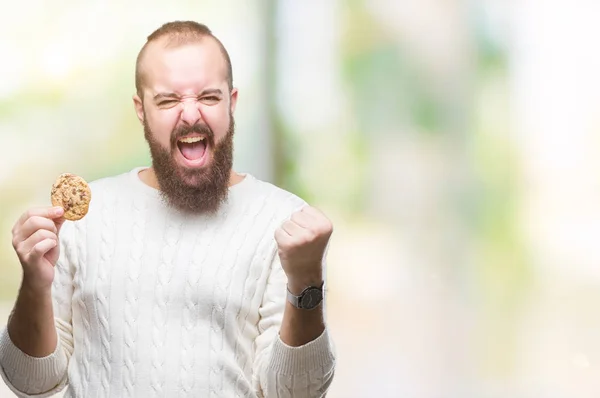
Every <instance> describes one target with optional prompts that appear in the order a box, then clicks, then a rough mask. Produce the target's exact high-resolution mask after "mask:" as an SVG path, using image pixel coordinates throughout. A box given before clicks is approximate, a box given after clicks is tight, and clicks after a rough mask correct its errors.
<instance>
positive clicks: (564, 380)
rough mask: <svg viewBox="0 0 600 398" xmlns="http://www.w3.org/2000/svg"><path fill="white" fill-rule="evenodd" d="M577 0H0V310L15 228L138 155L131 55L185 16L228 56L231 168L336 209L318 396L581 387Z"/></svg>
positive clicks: (1, 391) (590, 183)
mask: <svg viewBox="0 0 600 398" xmlns="http://www.w3.org/2000/svg"><path fill="white" fill-rule="evenodd" d="M579 2H581V3H582V4H581V5H578V6H577V7H573V2H569V3H568V4H567V3H566V2H564V1H550V2H548V1H544V2H542V1H541V0H523V1H520V2H515V1H503V0H471V1H467V0H463V1H459V0H447V1H440V0H421V1H419V2H402V1H393V0H370V1H367V0H320V1H317V0H308V1H302V2H299V1H293V0H281V1H275V0H261V1H241V0H240V1H228V2H220V1H216V0H206V1H202V2H198V1H177V2H171V3H169V4H167V3H166V2H159V1H155V0H153V1H143V2H142V1H141V0H135V1H129V2H117V1H115V0H110V1H104V2H100V1H91V2H79V1H74V0H61V1H55V2H46V1H42V0H36V1H30V2H10V4H11V11H10V12H9V11H5V12H3V13H2V14H1V15H0V57H1V58H0V59H1V62H0V76H1V79H0V139H1V144H0V162H1V163H0V166H1V167H0V192H1V195H0V258H1V259H2V261H1V262H0V275H1V278H0V326H2V325H4V324H5V322H6V319H7V316H8V313H9V311H10V308H11V306H12V303H13V300H14V298H15V296H16V293H17V289H18V284H19V281H20V276H21V274H20V272H21V271H20V266H19V264H18V262H17V260H16V256H15V255H14V253H13V249H12V246H11V243H10V242H11V232H10V231H11V228H12V225H13V224H14V222H15V221H16V219H17V218H18V216H19V215H20V214H21V213H22V212H23V211H25V210H26V209H27V208H28V207H30V206H37V205H48V204H49V193H50V186H51V185H52V183H53V181H54V179H55V178H56V176H57V175H58V174H60V173H62V172H73V173H77V174H79V175H81V176H83V177H84V178H86V179H87V180H90V181H91V180H94V179H96V178H100V177H104V176H108V175H112V174H115V173H122V172H126V171H128V170H130V169H131V168H133V167H135V166H140V165H147V164H149V154H148V150H147V146H146V143H145V141H144V139H143V132H142V129H141V126H140V125H139V123H138V121H137V119H136V117H135V114H134V110H133V105H132V100H131V96H132V95H133V93H134V79H133V77H134V65H135V57H136V55H137V52H138V50H139V49H140V48H141V46H142V45H143V44H144V42H145V38H146V36H147V35H148V34H149V33H151V32H152V31H153V30H154V29H156V28H157V27H158V26H160V25H161V24H162V23H164V22H167V21H170V20H176V19H193V20H197V21H199V22H203V23H206V24H207V25H208V26H209V27H210V28H211V29H212V30H213V32H214V33H215V34H216V35H217V36H218V37H219V38H220V39H221V40H222V41H223V43H224V44H225V46H226V47H227V48H228V50H229V52H230V55H231V58H232V62H233V70H234V84H235V85H236V86H237V87H238V88H239V89H240V97H239V103H238V107H237V111H236V125H237V131H236V138H235V142H236V149H235V156H236V159H235V167H236V169H237V170H238V171H242V172H249V173H252V174H254V175H255V176H257V177H259V178H261V179H264V180H267V181H270V182H273V183H276V184H277V185H279V186H281V187H283V188H285V189H288V190H290V191H292V192H294V193H296V194H298V195H300V196H302V197H303V198H304V199H306V200H308V201H309V202H310V203H311V204H313V205H315V206H317V207H320V208H321V209H323V210H324V211H325V212H326V213H327V214H328V215H329V216H330V217H331V218H332V220H333V221H334V225H335V233H334V238H333V242H332V246H331V249H330V255H329V261H328V278H329V295H328V300H329V301H328V307H327V314H328V315H327V316H328V320H329V324H330V326H331V330H332V333H333V336H334V338H335V340H336V345H337V351H338V358H339V365H338V371H337V375H336V379H335V381H334V384H333V386H332V389H331V393H330V394H329V396H330V397H332V398H342V397H343V398H346V397H350V398H353V397H357V398H358V397H460V398H465V397H474V398H475V397H596V396H598V395H599V394H600V372H599V365H600V317H599V316H598V310H597V307H598V306H597V305H596V303H598V302H600V272H599V267H598V265H600V247H599V245H598V244H597V242H596V241H597V237H598V236H600V205H599V203H600V201H599V200H598V199H600V185H599V183H598V181H600V179H599V177H600V160H599V159H600V145H599V144H600V140H599V139H598V138H597V137H598V134H597V132H598V131H599V126H600V118H599V117H598V116H597V115H598V114H600V112H598V111H599V110H600V109H599V104H600V77H599V76H598V70H600V69H599V68H598V67H600V55H598V54H597V53H598V51H597V50H596V46H595V44H596V43H595V37H597V35H598V34H600V27H596V25H597V24H596V23H595V21H594V19H593V16H594V15H598V12H599V11H600V6H599V5H596V4H595V3H593V2H583V1H579ZM579 2H578V1H576V2H575V3H579ZM4 396H7V397H8V396H10V394H9V393H8V390H7V389H6V388H5V387H4V386H0V397H4Z"/></svg>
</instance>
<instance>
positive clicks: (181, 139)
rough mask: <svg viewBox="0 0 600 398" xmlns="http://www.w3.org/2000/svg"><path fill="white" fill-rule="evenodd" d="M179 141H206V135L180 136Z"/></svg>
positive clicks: (189, 142)
mask: <svg viewBox="0 0 600 398" xmlns="http://www.w3.org/2000/svg"><path fill="white" fill-rule="evenodd" d="M179 141H181V142H185V143H186V144H193V143H194V142H198V141H204V137H184V138H180V139H179Z"/></svg>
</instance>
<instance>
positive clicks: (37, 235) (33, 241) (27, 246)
mask: <svg viewBox="0 0 600 398" xmlns="http://www.w3.org/2000/svg"><path fill="white" fill-rule="evenodd" d="M46 239H53V240H58V238H57V237H56V234H55V233H53V232H50V231H48V230H46V229H40V230H37V231H35V232H34V233H33V235H31V236H30V237H29V238H27V239H25V240H24V241H23V242H22V243H21V244H20V245H19V246H18V248H17V251H18V252H19V253H29V252H30V251H31V250H32V249H33V247H34V246H35V245H37V244H38V243H40V242H41V241H43V240H46Z"/></svg>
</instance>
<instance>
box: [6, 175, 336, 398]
mask: <svg viewBox="0 0 600 398" xmlns="http://www.w3.org/2000/svg"><path fill="white" fill-rule="evenodd" d="M140 170H141V168H137V169H134V170H132V171H131V172H130V173H125V174H122V175H119V176H115V177H111V178H105V179H101V180H98V181H94V182H93V183H91V184H90V186H91V189H92V198H93V199H92V202H91V204H90V211H89V213H88V215H87V216H86V217H85V218H84V219H83V220H80V221H77V222H66V223H65V224H64V225H63V230H62V231H61V234H60V240H61V248H62V250H61V257H60V259H59V262H58V264H57V273H56V277H55V281H54V284H53V290H52V294H53V300H54V302H53V303H54V316H55V323H56V327H57V330H58V333H59V340H60V341H59V344H58V345H57V348H56V350H55V352H54V353H53V354H51V355H50V356H48V357H46V358H41V359H39V360H35V361H32V360H31V358H29V357H28V356H27V355H25V354H24V353H22V352H21V351H20V350H19V349H18V348H17V347H15V346H14V345H13V344H12V342H11V341H10V338H9V337H8V334H7V333H5V332H2V333H0V374H1V375H2V377H3V379H4V380H5V382H6V383H7V384H8V385H9V387H10V388H11V389H12V390H13V391H15V392H16V393H17V395H18V396H20V397H33V396H35V397H47V396H50V395H52V394H55V393H56V392H57V391H59V390H60V389H61V388H63V387H64V386H65V385H68V391H67V393H66V396H67V397H77V398H79V397H82V398H84V397H85V398H87V397H92V398H95V397H102V398H103V397H106V398H109V397H152V396H155V397H209V396H212V397H244V398H246V397H248V398H255V397H269V398H273V397H296V396H306V397H320V396H324V394H325V393H326V391H327V388H328V387H329V385H330V383H331V380H332V379H333V373H334V368H335V359H334V353H333V352H334V351H333V346H332V343H331V339H330V337H329V333H328V331H325V332H324V333H323V334H322V335H321V336H320V337H318V338H317V339H315V340H314V341H312V342H310V343H308V344H306V345H305V346H302V347H288V346H286V345H285V344H284V343H283V342H282V341H281V339H280V338H279V328H280V325H281V319H282V315H283V309H284V307H285V301H286V299H285V291H286V290H285V284H286V279H285V273H284V272H283V270H282V269H281V264H280V263H279V256H278V255H277V246H276V244H275V241H274V237H273V233H274V231H275V229H276V228H277V227H278V226H280V225H281V223H283V222H284V221H285V220H286V219H288V218H289V217H290V215H291V214H292V212H293V211H295V210H298V209H299V208H300V207H301V206H303V205H304V202H303V201H302V200H301V199H299V198H298V197H296V196H294V195H292V194H290V193H289V192H286V191H283V190H281V189H279V188H276V187H275V186H273V185H271V184H268V183H266V182H262V181H259V180H257V179H256V178H254V177H253V176H251V175H246V177H245V179H244V180H243V181H242V182H241V183H239V184H237V185H235V186H233V187H231V188H230V190H229V197H228V201H227V203H225V204H224V205H223V207H222V208H221V209H220V210H219V212H217V213H216V214H214V215H198V216H190V215H182V214H179V213H177V212H175V211H174V210H173V209H170V208H169V207H168V206H166V205H165V204H164V202H163V200H162V198H161V196H160V195H159V193H158V191H156V190H154V189H152V188H150V187H148V186H146V185H144V184H143V183H142V182H141V180H140V179H139V176H138V172H139V171H140ZM67 383H68V384H67Z"/></svg>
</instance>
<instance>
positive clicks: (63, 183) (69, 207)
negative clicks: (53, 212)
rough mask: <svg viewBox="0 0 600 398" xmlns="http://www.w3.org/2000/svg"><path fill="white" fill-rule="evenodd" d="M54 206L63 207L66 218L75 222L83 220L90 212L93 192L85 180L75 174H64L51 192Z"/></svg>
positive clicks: (57, 180) (59, 177)
mask: <svg viewBox="0 0 600 398" xmlns="http://www.w3.org/2000/svg"><path fill="white" fill-rule="evenodd" d="M50 199H51V200H52V206H61V207H62V208H63V209H64V210H65V214H64V216H63V217H64V218H65V219H67V220H71V221H75V220H80V219H82V218H83V217H84V216H85V215H86V214H87V212H88V208H89V206H90V200H92V191H91V190H90V187H89V185H88V184H87V182H85V180H84V179H83V178H81V177H79V176H76V175H75V174H71V173H64V174H61V175H60V176H58V178H57V179H56V182H55V183H54V185H52V191H51V192H50Z"/></svg>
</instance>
